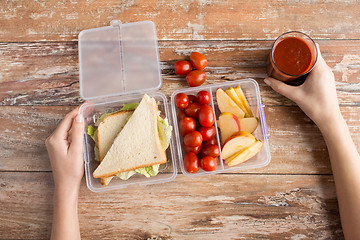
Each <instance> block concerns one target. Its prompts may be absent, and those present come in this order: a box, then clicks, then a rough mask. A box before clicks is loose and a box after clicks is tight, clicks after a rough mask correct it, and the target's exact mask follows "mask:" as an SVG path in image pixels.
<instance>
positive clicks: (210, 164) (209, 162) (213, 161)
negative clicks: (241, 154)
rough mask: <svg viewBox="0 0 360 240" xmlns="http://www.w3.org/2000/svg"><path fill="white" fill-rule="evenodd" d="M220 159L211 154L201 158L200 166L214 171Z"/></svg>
mask: <svg viewBox="0 0 360 240" xmlns="http://www.w3.org/2000/svg"><path fill="white" fill-rule="evenodd" d="M217 164H218V160H217V158H213V157H210V156H205V157H203V158H202V159H201V160H200V167H201V168H202V169H204V170H205V171H214V170H215V169H216V167H217Z"/></svg>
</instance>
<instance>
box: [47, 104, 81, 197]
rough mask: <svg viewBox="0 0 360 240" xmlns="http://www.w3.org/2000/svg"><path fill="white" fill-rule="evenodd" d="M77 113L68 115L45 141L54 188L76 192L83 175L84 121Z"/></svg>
mask: <svg viewBox="0 0 360 240" xmlns="http://www.w3.org/2000/svg"><path fill="white" fill-rule="evenodd" d="M78 111H79V107H77V108H75V109H74V110H73V111H71V112H70V113H68V114H67V115H66V116H65V117H64V119H63V120H62V121H61V123H60V124H59V126H58V127H57V128H56V130H55V131H54V132H53V133H52V134H51V135H50V136H49V137H48V138H47V139H46V141H45V144H46V148H47V150H48V153H49V157H50V163H51V168H52V171H53V177H54V182H55V188H62V189H63V188H65V189H68V190H70V189H72V188H76V190H78V189H79V187H80V182H81V178H82V176H83V175H84V160H83V159H84V158H83V157H84V156H83V142H84V135H83V134H84V119H83V117H82V116H81V115H80V114H78Z"/></svg>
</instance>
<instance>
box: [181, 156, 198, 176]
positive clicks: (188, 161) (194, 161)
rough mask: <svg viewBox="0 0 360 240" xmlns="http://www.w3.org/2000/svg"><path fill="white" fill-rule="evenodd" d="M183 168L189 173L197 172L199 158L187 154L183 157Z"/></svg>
mask: <svg viewBox="0 0 360 240" xmlns="http://www.w3.org/2000/svg"><path fill="white" fill-rule="evenodd" d="M184 167H185V170H186V171H187V172H189V173H195V172H197V171H198V170H199V158H198V157H197V156H196V154H195V153H193V152H188V153H187V154H186V155H185V157H184Z"/></svg>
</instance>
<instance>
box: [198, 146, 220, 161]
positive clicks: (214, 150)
mask: <svg viewBox="0 0 360 240" xmlns="http://www.w3.org/2000/svg"><path fill="white" fill-rule="evenodd" d="M201 153H202V155H203V156H210V157H213V158H216V157H218V156H219V155H220V148H219V146H218V145H215V144H210V145H206V146H205V147H203V148H202V150H201Z"/></svg>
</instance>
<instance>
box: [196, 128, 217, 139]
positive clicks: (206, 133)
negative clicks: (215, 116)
mask: <svg viewBox="0 0 360 240" xmlns="http://www.w3.org/2000/svg"><path fill="white" fill-rule="evenodd" d="M199 132H200V133H201V136H202V137H203V140H204V141H208V140H210V139H212V138H213V137H214V136H215V134H216V129H215V127H214V126H211V127H200V128H199Z"/></svg>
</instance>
